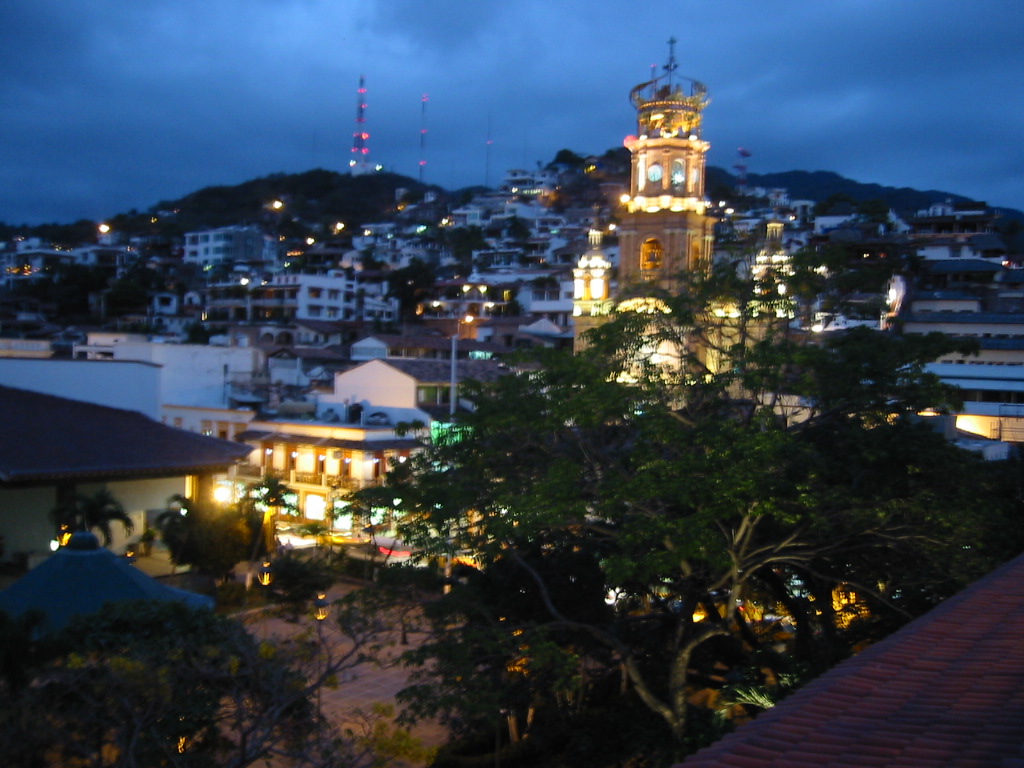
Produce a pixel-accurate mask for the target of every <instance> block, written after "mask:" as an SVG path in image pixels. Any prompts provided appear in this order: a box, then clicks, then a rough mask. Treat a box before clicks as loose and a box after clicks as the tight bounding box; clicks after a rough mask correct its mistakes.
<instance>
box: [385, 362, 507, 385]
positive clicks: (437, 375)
mask: <svg viewBox="0 0 1024 768" xmlns="http://www.w3.org/2000/svg"><path fill="white" fill-rule="evenodd" d="M377 362H381V363H384V364H386V365H390V366H391V367H392V368H394V369H396V370H399V371H401V372H402V373H405V374H408V375H409V376H412V377H413V378H414V379H416V380H417V381H421V382H426V383H432V382H448V381H451V374H452V364H451V361H450V360H417V359H406V358H398V357H389V358H385V359H383V360H379V361H377ZM457 372H458V376H459V381H465V380H466V379H474V380H476V381H496V380H497V379H499V378H500V377H502V376H505V375H507V374H508V373H510V372H511V371H510V369H509V368H508V367H507V366H506V365H504V364H502V363H499V362H497V361H495V360H459V361H458V365H457Z"/></svg>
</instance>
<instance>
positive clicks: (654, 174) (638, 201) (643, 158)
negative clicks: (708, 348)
mask: <svg viewBox="0 0 1024 768" xmlns="http://www.w3.org/2000/svg"><path fill="white" fill-rule="evenodd" d="M668 42H669V57H668V63H667V64H665V65H664V66H663V67H662V69H663V74H661V75H660V76H657V77H654V78H653V79H651V80H649V81H647V82H645V83H641V84H640V85H638V86H636V87H635V88H633V90H632V91H631V92H630V101H631V102H632V104H633V106H634V108H635V109H636V113H637V132H636V135H631V136H627V137H626V139H625V141H624V142H623V143H624V144H625V146H626V148H627V149H629V151H630V154H631V155H632V171H631V174H630V185H629V194H628V195H623V197H622V204H623V207H624V208H625V211H624V213H623V214H621V224H620V226H619V244H620V251H619V254H620V255H619V275H618V277H619V286H620V289H623V288H625V289H627V290H628V289H629V287H630V286H633V287H634V289H635V288H637V287H639V286H642V285H648V286H657V287H659V288H662V289H666V290H669V291H671V290H673V289H675V288H678V285H679V277H680V276H681V275H682V274H683V273H685V272H687V271H692V270H695V269H699V268H701V266H702V265H703V264H706V263H710V260H711V253H712V247H713V221H712V219H711V218H710V217H708V216H707V214H706V208H707V202H706V201H705V199H704V172H705V160H706V156H707V152H708V149H709V147H710V146H711V145H710V144H709V143H708V142H706V141H704V140H703V138H701V116H702V112H703V110H704V108H705V107H706V106H707V105H708V101H709V99H708V95H707V88H706V87H705V86H704V84H703V83H700V82H698V81H696V80H691V79H689V78H685V77H680V76H678V75H677V74H676V68H677V64H676V59H675V44H676V40H675V38H672V39H670V40H669V41H668ZM652 74H653V73H652ZM641 292H642V291H641Z"/></svg>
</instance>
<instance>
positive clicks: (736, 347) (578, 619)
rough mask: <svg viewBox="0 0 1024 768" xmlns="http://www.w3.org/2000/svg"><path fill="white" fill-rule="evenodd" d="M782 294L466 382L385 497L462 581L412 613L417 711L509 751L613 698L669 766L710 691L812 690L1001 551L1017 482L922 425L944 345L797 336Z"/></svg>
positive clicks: (1009, 546)
mask: <svg viewBox="0 0 1024 768" xmlns="http://www.w3.org/2000/svg"><path fill="white" fill-rule="evenodd" d="M798 278H799V276H798V275H794V274H756V273H755V272H754V271H753V270H751V269H749V264H747V263H745V262H743V260H737V261H736V262H734V263H730V264H724V265H721V266H719V267H717V268H715V269H713V270H709V271H708V272H701V273H694V274H692V275H689V276H688V277H687V281H686V285H685V287H684V290H681V291H679V292H678V293H676V294H667V293H664V294H661V295H657V296H655V297H654V298H656V301H654V302H652V301H649V299H650V298H651V296H650V289H649V288H648V289H647V294H648V297H647V298H648V300H647V301H646V303H641V304H640V305H639V306H641V307H643V308H646V309H648V310H651V311H644V312H625V311H623V312H620V313H619V314H618V315H616V316H614V317H613V318H611V319H610V320H609V322H607V323H605V324H604V325H602V326H600V327H599V328H598V329H596V330H595V331H594V332H593V333H592V335H591V337H590V339H589V347H588V348H587V349H586V350H585V351H584V352H582V353H580V354H577V355H575V356H569V355H566V354H562V353H545V354H544V355H543V356H542V357H541V358H540V359H539V360H537V361H536V362H537V363H539V365H532V366H529V367H524V368H523V372H521V373H518V374H515V375H509V376H505V377H503V378H501V379H500V380H498V381H497V382H494V383H492V384H487V385H483V384H473V383H467V384H466V385H465V386H466V387H467V389H468V390H471V393H470V397H471V399H472V400H473V401H474V403H476V406H477V407H476V409H475V411H474V412H472V413H469V414H467V415H465V417H464V418H463V420H462V424H461V427H462V428H461V429H460V430H459V431H458V435H459V439H457V440H451V441H448V442H444V443H440V444H436V445H434V446H432V448H431V449H430V450H429V451H427V452H426V453H425V454H424V455H422V456H420V457H419V458H418V459H417V460H416V461H415V462H410V463H407V464H406V465H403V466H402V467H400V468H397V469H396V471H395V472H393V473H392V474H391V475H390V478H389V486H388V487H387V488H385V489H383V491H381V493H383V494H384V495H385V496H387V497H388V498H393V499H396V500H398V501H399V502H400V505H401V507H402V509H403V510H404V512H405V513H406V517H405V523H404V530H403V535H404V537H405V538H406V539H407V540H409V541H412V542H414V543H416V544H417V545H419V546H421V547H423V548H426V549H428V550H429V549H431V548H432V549H433V551H434V552H435V553H437V554H438V555H441V556H443V555H444V554H445V552H448V553H450V552H451V551H452V550H453V549H457V550H468V551H470V552H472V553H474V555H475V557H476V560H477V563H478V565H479V566H480V569H481V570H480V573H479V574H471V575H469V576H467V578H466V579H464V580H462V581H460V580H455V581H454V582H453V584H452V589H451V591H450V593H449V594H448V595H446V596H445V598H444V599H442V600H440V601H438V602H437V603H436V604H435V605H433V606H431V608H430V616H431V618H432V619H433V620H434V621H435V629H436V635H435V636H434V639H433V640H432V641H430V642H428V643H426V644H425V645H424V646H423V647H422V648H421V649H420V650H419V651H418V652H416V653H415V654H413V655H412V656H411V658H410V661H411V662H413V663H415V664H421V665H423V666H421V667H420V668H419V671H418V672H416V673H415V674H416V678H417V682H416V684H415V685H414V686H412V687H411V688H410V689H408V690H407V691H406V693H405V696H406V697H407V699H408V700H409V701H410V702H412V703H413V705H414V711H415V712H418V713H420V714H432V715H439V716H441V717H443V718H446V719H447V720H448V721H449V722H453V723H459V724H461V725H462V726H463V727H464V728H465V729H466V730H469V731H472V730H473V728H476V729H477V730H480V731H489V732H491V733H493V729H494V728H495V727H496V723H497V722H498V721H499V720H500V721H507V722H508V723H509V726H510V727H509V733H510V736H511V737H512V738H513V739H514V738H516V737H517V736H518V737H522V736H523V734H524V733H525V732H527V731H528V730H529V729H530V728H531V727H532V728H533V729H534V730H538V729H542V727H543V726H542V725H541V723H542V722H543V723H547V724H550V723H551V722H553V721H561V722H570V721H572V720H573V718H579V717H583V716H584V714H583V713H587V715H586V716H594V714H595V713H596V712H600V711H601V710H602V708H603V707H607V706H609V702H610V701H612V700H615V701H616V702H617V705H616V706H618V707H619V708H620V709H621V708H622V707H628V708H630V711H633V712H635V711H637V709H638V708H639V709H641V710H646V711H648V712H651V713H654V714H656V715H657V716H658V719H659V722H660V723H661V726H660V728H661V729H662V730H663V732H662V733H661V735H660V737H658V736H657V735H655V738H660V739H661V740H662V743H664V744H674V745H675V750H676V752H675V754H676V756H678V755H680V754H683V753H684V752H685V751H686V750H687V749H689V748H692V747H693V746H694V745H697V744H699V743H701V741H703V740H707V739H708V738H711V737H712V736H713V735H714V729H711V728H706V727H693V725H692V724H693V722H694V718H698V720H699V722H701V723H704V722H705V720H704V719H703V718H704V714H702V711H706V710H708V709H710V708H713V707H712V706H711V704H712V702H713V701H714V700H715V699H716V698H717V697H718V693H719V689H720V688H721V687H722V686H723V685H724V682H725V681H726V680H732V681H736V680H742V679H747V678H751V677H752V678H753V679H763V678H764V677H765V676H766V675H767V676H775V677H777V676H778V675H779V674H780V673H781V671H782V670H783V669H784V668H789V667H791V666H793V665H794V664H798V665H802V668H803V669H805V670H821V669H823V668H825V667H827V666H828V665H830V664H831V663H834V661H836V660H837V659H838V658H840V657H841V656H842V655H843V654H845V653H849V652H850V649H851V648H852V647H853V646H854V644H855V643H857V642H861V641H865V640H870V639H873V638H877V637H880V636H882V635H883V634H885V633H886V632H887V631H889V630H891V628H893V627H894V626H897V625H898V624H899V623H901V622H903V621H906V620H907V619H908V618H910V617H912V616H914V615H917V614H919V613H921V612H923V611H924V610H926V609H927V608H928V607H930V606H932V605H934V604H935V603H936V602H938V601H939V600H941V599H942V598H944V597H946V596H948V595H949V594H951V593H952V592H954V591H956V590H957V589H959V588H960V587H961V586H963V585H964V584H965V583H966V582H967V581H969V580H971V579H973V578H976V577H977V576H979V575H981V574H983V573H984V572H986V571H987V570H988V569H990V568H991V567H992V566H993V565H994V564H996V563H997V562H999V561H1001V560H1002V559H1005V558H1007V557H1008V556H1010V555H1012V554H1013V553H1014V551H1013V550H1014V548H1017V547H1019V546H1020V544H1021V542H1020V541H1017V540H1013V541H1010V540H1005V539H1004V540H1003V541H997V539H996V538H994V537H997V536H998V534H997V533H996V532H997V531H998V530H999V529H1000V526H1001V525H1003V524H1005V523H1007V522H1010V521H1015V522H1014V523H1013V525H1014V526H1015V528H1014V529H1015V530H1016V529H1019V527H1020V526H1019V482H1018V473H1017V470H1016V465H1015V463H1002V464H999V465H996V464H986V463H984V462H982V461H981V460H980V459H979V458H977V457H976V456H974V455H971V454H968V453H967V452H965V451H962V450H960V449H959V448H956V447H955V446H953V445H951V444H949V443H948V442H946V441H945V439H944V438H943V437H942V436H941V435H940V434H938V433H937V432H936V431H935V430H933V429H931V428H930V426H929V425H928V424H926V423H923V421H922V419H921V418H919V417H918V416H917V415H916V414H918V413H919V412H921V411H923V410H924V409H926V408H930V409H936V410H939V411H941V410H942V409H944V408H946V407H948V406H950V405H952V404H953V403H955V400H956V398H955V392H954V391H952V390H951V389H949V388H947V387H945V386H943V385H942V384H941V383H940V382H939V381H938V380H937V379H936V378H935V377H933V376H930V375H929V374H927V373H926V372H925V369H924V365H925V363H926V362H928V361H930V360H932V359H935V357H936V356H937V355H938V354H939V353H940V352H941V351H942V350H943V349H945V348H946V347H947V346H948V345H949V342H948V340H945V339H942V338H939V337H900V336H896V335H888V334H880V333H878V332H873V331H868V330H864V329H852V330H850V331H849V332H846V333H842V334H836V335H825V336H820V337H819V336H814V335H812V334H809V333H806V332H802V331H797V330H794V328H793V327H792V326H791V324H790V322H789V317H790V316H791V314H790V313H792V312H793V311H794V307H793V305H792V299H791V298H790V297H789V296H788V295H787V294H786V293H785V292H784V291H780V290H778V286H779V284H780V283H781V282H783V281H787V282H788V281H795V280H797V279H798ZM634 306H638V305H636V304H634ZM1018 538H1019V537H1018ZM538 713H541V714H538ZM542 715H543V716H542ZM650 727H651V726H650V725H648V728H650ZM655 730H657V729H655ZM560 733H561V735H562V736H563V737H564V736H565V731H564V730H563V731H561V732H560ZM563 741H564V739H563ZM634 747H636V745H634ZM601 759H604V758H603V757H602V758H601ZM595 764H604V763H599V762H598V763H595Z"/></svg>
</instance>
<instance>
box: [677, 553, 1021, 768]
mask: <svg viewBox="0 0 1024 768" xmlns="http://www.w3.org/2000/svg"><path fill="white" fill-rule="evenodd" d="M682 766H684V767H685V768H702V767H704V766H707V767H708V768H710V766H715V768H783V767H784V766H817V768H847V767H848V766H849V767H851V768H852V766H859V767H862V768H863V767H864V766H867V767H868V768H871V767H872V766H877V767H878V768H882V767H883V766H884V767H885V768H924V767H925V766H928V767H929V768H939V767H940V766H941V767H942V768H967V767H968V766H971V767H972V768H981V767H982V766H992V767H993V768H1024V555H1022V556H1020V557H1018V558H1016V559H1015V560H1012V561H1011V562H1009V563H1007V564H1006V565H1004V566H1003V567H1002V568H1000V569H998V570H997V571H995V572H994V573H992V574H990V575H988V576H986V577H985V578H983V579H981V580H979V581H978V582H976V583H975V584H973V585H971V586H970V587H968V588H967V589H965V590H964V591H963V592H961V593H960V594H958V595H956V596H955V597H952V598H950V599H949V600H947V601H946V602H944V603H942V604H941V605H940V606H938V607H937V608H935V609H934V610H932V611H931V612H930V613H928V614H926V615H925V616H922V617H921V618H919V619H917V620H916V621H914V622H912V623H910V624H908V625H907V626H906V627H904V628H903V629H901V630H900V631H898V632H896V633H894V634H893V635H891V636H890V637H888V638H886V639H885V640H883V641H882V642H880V643H878V644H876V645H874V646H872V647H870V648H868V649H867V650H865V651H864V652H862V653H861V654H859V655H858V656H856V657H854V658H852V659H848V660H846V661H844V662H843V663H842V664H839V665H838V666H836V667H835V668H834V669H832V670H831V671H829V672H827V673H826V674H824V675H822V676H821V677H819V678H818V679H817V680H815V681H813V682H811V683H809V684H808V685H807V686H806V687H804V688H802V689H801V690H800V691H798V692H797V693H795V694H793V696H791V697H790V698H788V699H786V700H785V701H783V702H782V703H781V704H779V705H778V706H776V707H774V708H773V709H770V710H768V711H766V712H764V713H762V714H760V715H759V716H758V717H757V718H756V719H755V720H754V721H752V722H750V723H748V724H746V725H743V726H740V727H739V728H738V729H737V730H736V731H735V732H734V733H732V734H730V735H728V736H726V737H725V738H724V739H722V740H721V741H719V742H717V743H715V744H713V745H711V746H710V747H707V748H706V749H703V750H701V751H700V752H698V753H697V754H695V755H692V756H691V757H690V758H689V759H687V760H686V761H684V762H683V763H682Z"/></svg>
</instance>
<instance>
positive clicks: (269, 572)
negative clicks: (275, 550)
mask: <svg viewBox="0 0 1024 768" xmlns="http://www.w3.org/2000/svg"><path fill="white" fill-rule="evenodd" d="M256 580H257V581H259V583H260V584H262V585H263V586H264V587H269V586H270V582H272V581H273V580H274V569H273V567H272V566H271V565H270V561H269V560H264V561H263V565H261V566H260V569H259V570H258V571H257V572H256Z"/></svg>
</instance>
